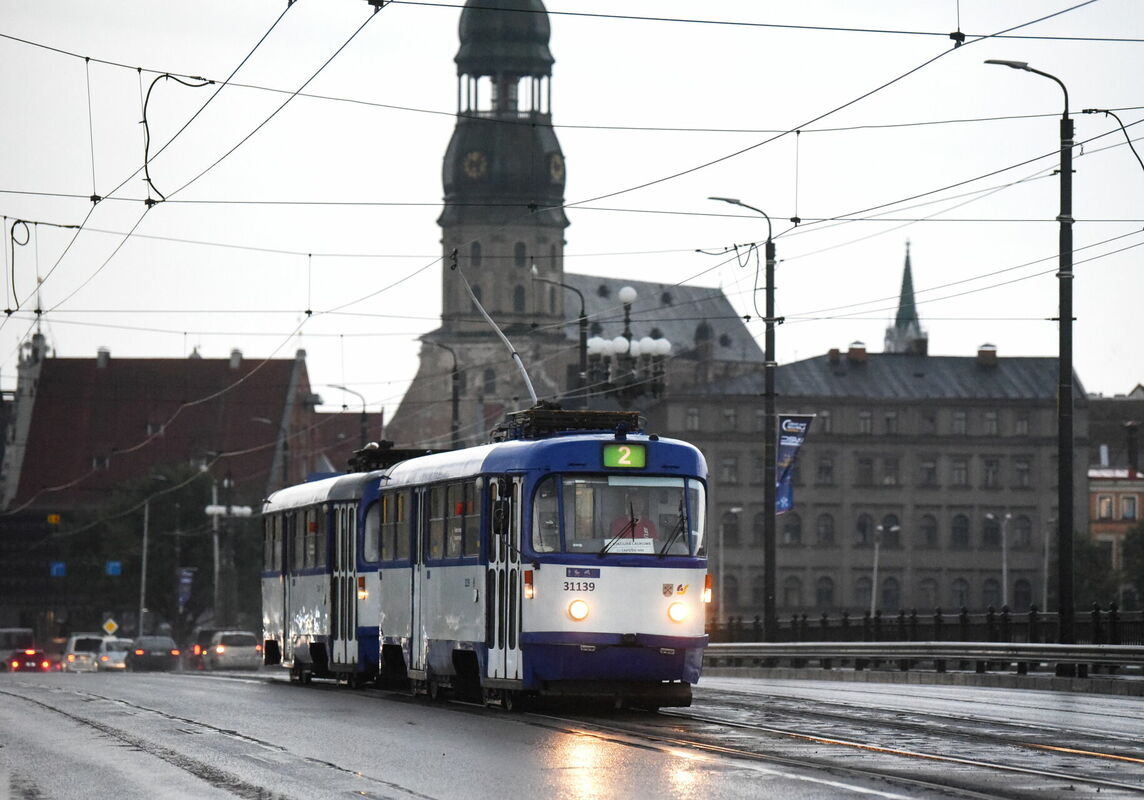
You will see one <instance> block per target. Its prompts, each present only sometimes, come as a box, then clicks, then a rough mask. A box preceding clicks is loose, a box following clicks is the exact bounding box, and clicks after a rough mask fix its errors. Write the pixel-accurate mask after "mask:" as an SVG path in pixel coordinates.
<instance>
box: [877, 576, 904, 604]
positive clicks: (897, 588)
mask: <svg viewBox="0 0 1144 800" xmlns="http://www.w3.org/2000/svg"><path fill="white" fill-rule="evenodd" d="M901 607H902V584H901V582H900V581H899V580H898V579H897V578H886V580H884V581H882V609H883V610H884V611H897V610H898V609H900V608H901Z"/></svg>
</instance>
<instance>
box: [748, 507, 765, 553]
mask: <svg viewBox="0 0 1144 800" xmlns="http://www.w3.org/2000/svg"><path fill="white" fill-rule="evenodd" d="M766 536H767V515H766V514H764V513H763V512H759V513H758V514H755V516H754V519H752V520H751V543H752V544H754V545H757V546H759V547H762V546H763V543H764V541H765V539H766Z"/></svg>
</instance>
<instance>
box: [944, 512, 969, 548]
mask: <svg viewBox="0 0 1144 800" xmlns="http://www.w3.org/2000/svg"><path fill="white" fill-rule="evenodd" d="M949 546H950V548H951V549H953V550H968V549H969V517H967V516H965V515H964V514H955V515H954V517H953V523H952V524H951V525H950V528H949Z"/></svg>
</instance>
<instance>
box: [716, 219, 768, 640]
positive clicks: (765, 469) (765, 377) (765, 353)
mask: <svg viewBox="0 0 1144 800" xmlns="http://www.w3.org/2000/svg"><path fill="white" fill-rule="evenodd" d="M707 199H708V200H718V201H719V202H721V203H730V204H731V205H733V206H741V207H742V208H746V209H750V210H751V211H754V212H757V213H759V214H762V215H763V218H764V219H766V221H767V243H766V248H765V253H766V275H765V278H766V283H767V287H766V316H765V317H763V322H764V323H765V324H766V338H765V340H764V348H763V417H764V420H763V506H764V508H763V514H764V517H763V520H764V525H763V637H764V639H765V640H766V641H768V642H773V641H775V633H776V629H777V627H778V617H777V616H776V613H775V529H776V526H777V520H776V518H775V436H776V433H777V432H776V428H777V423H776V421H775V323H776V322H777V321H778V320H777V319H776V318H775V242H774V239H773V238H771V233H772V232H771V218H770V217H769V216H767V213H766V212H765V211H763V210H762V209H760V208H755V207H754V206H749V205H747V204H746V203H744V202H743V201H741V200H738V199H736V198H734V197H709V198H707Z"/></svg>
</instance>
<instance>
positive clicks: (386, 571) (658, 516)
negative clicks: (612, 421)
mask: <svg viewBox="0 0 1144 800" xmlns="http://www.w3.org/2000/svg"><path fill="white" fill-rule="evenodd" d="M705 480H706V464H705V462H704V459H703V456H702V454H701V453H700V452H699V451H698V450H697V449H696V448H694V447H693V446H691V445H689V444H686V443H684V442H680V441H675V440H668V439H659V438H658V437H656V436H654V435H653V436H647V435H643V434H627V433H625V432H623V430H622V429H620V430H619V431H618V432H617V433H600V432H596V433H586V432H571V433H561V434H559V435H550V436H547V438H537V439H529V440H512V441H502V442H498V443H494V444H488V445H483V446H479V447H472V448H468V449H464V450H459V451H454V452H448V453H438V454H432V455H426V456H421V457H417V458H412V459H409V460H405V461H401V462H399V463H397V464H394V465H392V466H389V467H387V468H385V469H381V470H374V471H371V472H365V473H357V474H350V475H344V476H340V477H336V478H328V479H324V480H320V481H315V482H313V483H308V484H305V485H302V486H294V487H290V488H287V489H283V490H281V491H278V492H275V493H274V494H273V495H271V496H270V497H269V498H268V499H267V501H266V503H265V506H264V509H263V513H264V518H265V544H266V547H265V559H266V562H265V569H264V572H263V579H262V584H263V585H262V594H263V620H264V627H265V650H264V651H265V654H266V660H267V663H281V664H282V665H283V666H285V667H289V668H290V670H291V676H292V677H293V678H295V679H298V680H302V681H305V680H308V679H309V677H310V676H311V675H317V676H327V677H330V676H333V677H342V678H345V679H347V680H349V681H351V682H358V681H361V680H363V679H366V678H372V677H378V678H382V679H385V678H407V679H408V680H409V681H410V684H411V685H412V687H413V689H414V690H415V691H425V692H428V693H429V694H431V695H433V696H436V695H437V694H438V693H439V692H440V691H441V690H443V689H452V690H454V691H458V692H464V693H466V694H468V695H470V696H483V697H484V698H485V699H486V700H489V699H499V700H501V701H502V702H503V703H504V704H505V705H506V706H509V705H512V704H513V703H515V702H517V701H519V700H520V699H521V698H522V697H524V696H527V695H588V696H595V697H605V698H610V699H614V700H617V701H623V702H630V703H632V704H637V705H644V706H663V705H688V704H689V703H690V699H691V685H692V684H694V683H695V682H696V681H697V680H698V679H699V673H700V667H701V663H702V655H703V649H704V647H705V646H706V643H707V637H706V635H705V633H704V611H705V606H704V603H705V602H706V601H709V600H710V585H709V583H708V578H707V574H706V573H707V563H706V556H705V544H704V527H705V516H706V515H705Z"/></svg>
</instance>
